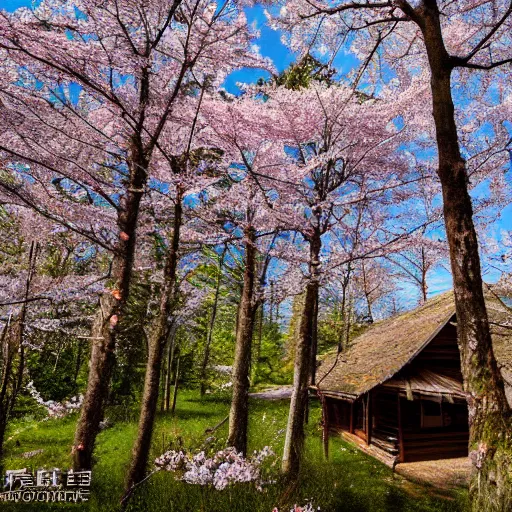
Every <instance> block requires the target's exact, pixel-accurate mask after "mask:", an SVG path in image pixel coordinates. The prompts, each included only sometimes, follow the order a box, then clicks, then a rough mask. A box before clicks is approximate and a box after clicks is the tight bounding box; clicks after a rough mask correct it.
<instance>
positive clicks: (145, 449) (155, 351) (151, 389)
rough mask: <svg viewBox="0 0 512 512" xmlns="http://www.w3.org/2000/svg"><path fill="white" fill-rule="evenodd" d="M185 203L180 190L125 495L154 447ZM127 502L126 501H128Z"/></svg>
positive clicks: (139, 476)
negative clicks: (163, 360) (153, 441)
mask: <svg viewBox="0 0 512 512" xmlns="http://www.w3.org/2000/svg"><path fill="white" fill-rule="evenodd" d="M181 202H182V193H181V192H180V191H178V194H177V197H176V204H175V206H174V222H173V233H172V238H171V242H170V247H169V251H168V254H167V260H166V264H165V269H164V284H163V286H162V289H161V292H160V308H159V313H158V316H157V317H156V319H155V321H154V324H153V325H152V331H151V335H150V337H149V354H148V361H147V366H146V377H145V379H144V391H143V394H142V403H141V411H140V418H139V428H138V432H137V439H136V440H135V444H134V447H133V452H132V460H131V463H130V468H129V470H128V478H127V480H126V493H125V497H128V495H129V494H130V493H131V490H132V488H133V486H134V485H136V484H137V483H138V482H140V481H141V480H142V479H143V478H144V475H145V472H146V465H147V462H148V456H149V450H150V448H151V437H152V434H153V425H154V421H155V415H156V410H157V407H158V388H159V383H160V371H161V365H162V356H163V351H164V348H165V343H166V341H167V340H168V339H169V332H170V329H171V325H170V322H169V316H170V315H171V313H172V310H173V307H174V306H175V301H176V295H177V289H176V270H177V266H178V248H179V241H180V229H181V223H182V214H183V212H182V203H181ZM124 503H126V500H125V501H124Z"/></svg>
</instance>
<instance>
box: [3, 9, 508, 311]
mask: <svg viewBox="0 0 512 512" xmlns="http://www.w3.org/2000/svg"><path fill="white" fill-rule="evenodd" d="M36 1H37V0H36ZM31 5H33V2H32V0H0V9H5V10H7V11H12V10H14V9H16V8H18V7H23V6H26V7H30V6H31ZM245 12H246V15H247V19H248V22H249V23H250V24H252V25H253V26H254V27H255V28H257V29H258V30H259V31H260V37H259V38H258V39H256V40H255V44H257V45H258V47H259V50H260V53H261V55H262V56H264V57H269V58H270V59H272V61H273V62H274V65H275V67H276V68H277V70H278V71H283V70H284V69H286V68H287V67H288V66H289V65H290V64H291V63H292V62H293V61H294V59H295V56H294V55H293V53H292V52H290V50H289V49H288V48H287V47H286V46H285V45H283V44H282V42H281V40H280V34H279V33H278V32H276V31H274V30H272V29H270V28H269V27H268V26H266V18H265V15H264V10H263V7H261V6H255V7H251V8H246V9H245ZM333 64H334V67H335V68H336V69H337V70H338V71H340V72H342V73H346V72H348V71H349V70H350V69H351V68H353V67H354V66H355V65H356V64H357V60H356V59H355V58H354V57H353V56H351V55H349V54H348V53H343V52H340V54H339V55H338V56H337V58H336V59H335V61H334V63H333ZM261 77H268V73H265V72H264V71H262V70H256V69H242V70H238V71H236V72H234V73H232V74H231V75H230V76H229V77H228V78H227V79H226V82H225V84H224V87H225V88H226V90H227V91H228V92H230V93H234V94H236V93H237V92H238V91H239V89H238V87H237V85H236V84H237V83H238V82H242V83H244V82H245V83H248V82H255V81H256V80H258V78H261ZM495 229H496V231H497V232H499V230H501V229H505V230H512V205H511V206H508V207H507V208H505V209H504V211H503V213H502V218H501V220H500V221H499V223H497V225H496V226H495ZM497 276H498V275H497V273H496V272H485V269H484V279H486V280H487V281H491V282H492V281H495V280H496V278H497ZM429 277H430V282H429V291H430V293H429V294H430V295H435V294H437V293H440V292H443V291H446V290H448V289H449V288H451V276H450V273H449V271H448V269H447V268H439V269H438V270H436V271H435V272H433V273H432V274H431V275H430V276H429ZM403 288H404V292H403V294H404V296H403V300H404V305H405V304H412V303H413V302H414V301H415V296H416V294H415V292H414V290H413V289H412V288H410V287H409V286H407V285H405V286H404V287H403Z"/></svg>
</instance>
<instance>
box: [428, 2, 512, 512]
mask: <svg viewBox="0 0 512 512" xmlns="http://www.w3.org/2000/svg"><path fill="white" fill-rule="evenodd" d="M418 24H419V26H420V28H421V29H422V32H423V36H424V39H425V45H426V48H427V54H428V59H429V63H430V68H431V89H432V99H433V114H434V120H435V126H436V137H437V146H438V153H439V170H438V174H439V178H440V180H441V185H442V191H443V206H444V219H445V226H446V233H447V238H448V243H449V247H450V261H451V268H452V275H453V283H454V292H455V306H456V313H457V331H458V339H459V347H460V352H461V364H462V373H463V376H464V389H465V391H466V393H467V396H468V408H469V421H470V441H469V444H470V458H471V460H472V462H473V465H474V470H475V471H474V474H473V477H472V480H471V484H470V496H471V500H472V508H473V510H474V511H475V512H476V511H486V512H494V511H496V512H497V511H505V510H512V428H511V425H512V423H511V411H510V407H509V406H508V403H507V400H506V397H505V392H504V383H503V378H502V376H501V374H500V371H499V369H498V367H497V364H496V359H495V357H494V353H493V347H492V341H491V335H490V329H489V321H488V318H487V311H486V307H485V301H484V294H483V287H482V277H481V269H480V258H479V252H478V241H477V236H476V231H475V227H474V224H473V209H472V203H471V198H470V196H469V193H468V176H467V170H466V162H465V161H464V159H463V157H462V156H461V153H460V147H459V141H458V136H457V128H456V123H455V115H454V105H453V98H452V92H451V83H450V80H451V72H452V69H453V64H452V59H451V58H450V57H449V55H448V53H447V51H446V48H445V46H444V42H443V36H442V32H441V25H440V13H439V10H438V6H437V2H435V1H434V0H424V9H423V15H422V17H421V19H420V20H419V22H418Z"/></svg>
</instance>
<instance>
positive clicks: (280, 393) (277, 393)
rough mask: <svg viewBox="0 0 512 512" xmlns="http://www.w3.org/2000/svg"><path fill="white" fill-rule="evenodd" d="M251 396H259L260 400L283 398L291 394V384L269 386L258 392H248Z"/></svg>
mask: <svg viewBox="0 0 512 512" xmlns="http://www.w3.org/2000/svg"><path fill="white" fill-rule="evenodd" d="M249 396H250V397H251V398H261V399H262V400H284V399H287V398H290V397H291V396H292V386H279V387H276V388H269V389H265V390H263V391H259V392H258V393H249Z"/></svg>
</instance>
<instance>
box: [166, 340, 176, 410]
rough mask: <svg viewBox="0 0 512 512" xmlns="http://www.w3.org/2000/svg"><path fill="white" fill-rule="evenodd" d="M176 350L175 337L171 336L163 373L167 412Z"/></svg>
mask: <svg viewBox="0 0 512 512" xmlns="http://www.w3.org/2000/svg"><path fill="white" fill-rule="evenodd" d="M175 348H176V337H175V336H173V337H172V339H171V345H170V347H169V352H168V354H167V368H166V370H167V371H166V373H165V390H164V411H166V412H168V411H169V405H170V403H171V368H172V362H173V361H174V350H175Z"/></svg>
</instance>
